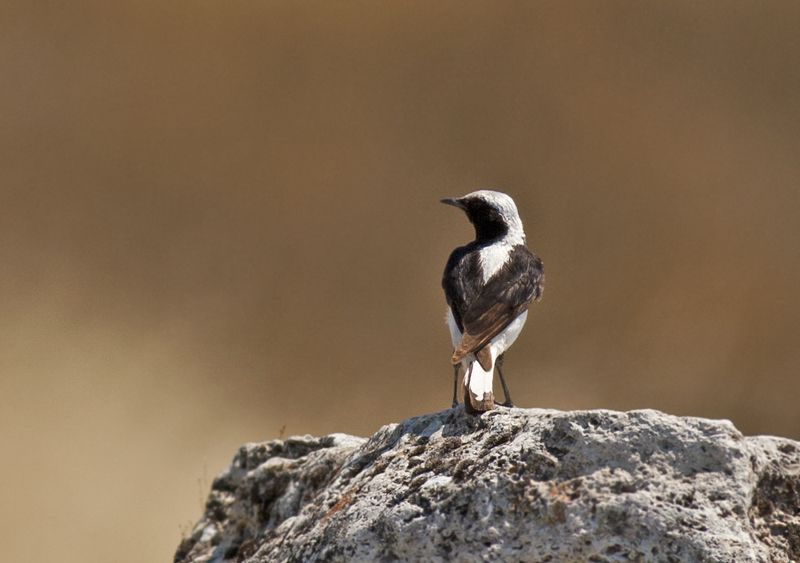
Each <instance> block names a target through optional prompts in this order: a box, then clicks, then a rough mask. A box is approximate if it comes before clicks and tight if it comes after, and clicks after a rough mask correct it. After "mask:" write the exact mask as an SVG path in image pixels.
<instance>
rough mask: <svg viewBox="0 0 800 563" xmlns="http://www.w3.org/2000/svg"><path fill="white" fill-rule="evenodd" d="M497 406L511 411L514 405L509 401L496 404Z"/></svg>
mask: <svg viewBox="0 0 800 563" xmlns="http://www.w3.org/2000/svg"><path fill="white" fill-rule="evenodd" d="M497 404H498V405H500V406H501V407H507V408H509V409H513V408H514V403H512V402H511V400H506V401H505V402H503V403H497Z"/></svg>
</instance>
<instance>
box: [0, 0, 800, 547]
mask: <svg viewBox="0 0 800 563" xmlns="http://www.w3.org/2000/svg"><path fill="white" fill-rule="evenodd" d="M34 6H35V7H34ZM798 29H800V3H797V2H792V1H787V2H755V1H753V2H734V1H730V2H724V3H722V2H693V1H692V2H675V1H673V2H669V3H663V2H594V1H592V2H586V3H569V4H567V3H563V2H555V1H554V2H520V3H510V2H499V3H498V2H486V3H474V2H470V3H463V2H460V1H459V2H451V3H448V2H435V3H430V2H394V3H389V2H384V3H371V2H370V3H366V2H365V3H354V2H271V1H261V0H247V1H225V2H221V1H218V2H214V1H211V0H204V1H197V2H163V1H158V2H156V1H137V2H132V1H128V2H107V1H105V0H103V1H97V2H82V3H74V2H22V1H19V2H16V3H14V2H11V3H9V2H6V3H3V5H2V7H0V78H1V79H2V88H0V260H1V261H2V262H1V263H2V269H0V375H1V376H2V379H0V423H2V430H0V440H2V442H0V447H2V456H3V457H2V466H0V483H2V491H3V499H2V504H1V505H0V530H1V532H0V534H2V537H3V559H4V560H6V561H19V562H27V561H32V562H39V561H61V562H67V563H72V562H76V563H77V562H87V561H97V562H103V563H106V562H121V563H127V562H131V563H134V562H137V563H139V562H144V561H146V562H157V561H168V560H171V557H172V552H173V550H174V548H175V546H176V545H177V543H178V540H179V538H180V535H181V531H182V530H185V529H187V528H188V526H189V525H190V523H191V521H192V520H194V519H195V518H197V517H198V516H199V514H200V510H201V505H202V498H203V496H204V494H205V491H206V489H207V487H208V486H209V484H210V481H211V479H212V478H213V476H214V474H216V473H217V472H219V471H220V470H221V469H222V468H223V467H224V466H225V465H226V464H227V463H228V461H229V460H230V458H231V456H232V455H233V453H234V451H235V450H236V448H237V446H238V445H239V444H240V443H242V442H244V441H255V440H265V439H270V438H275V437H277V436H278V435H279V434H280V433H281V430H282V429H285V430H284V431H285V433H286V434H287V435H288V434H297V433H306V432H309V433H327V432H333V431H342V432H350V433H356V434H362V435H363V434H368V433H371V432H373V431H374V430H375V429H377V428H378V427H379V426H380V425H382V424H384V423H387V422H391V421H397V420H400V419H402V418H405V417H408V416H410V415H414V414H419V413H424V412H429V411H434V410H437V409H441V408H444V407H446V406H448V404H449V401H450V396H449V392H450V375H451V372H450V367H449V364H448V358H449V355H450V348H449V341H448V336H447V331H446V329H445V327H444V324H443V310H444V305H443V297H442V294H441V290H440V287H439V280H440V275H441V269H442V266H443V264H444V261H445V259H446V257H447V255H448V253H449V251H450V250H451V249H452V248H453V247H454V246H456V245H457V244H461V243H463V242H465V241H467V240H468V238H469V236H470V235H471V230H470V228H469V226H468V224H467V223H466V221H465V220H464V219H463V217H462V216H460V213H459V212H457V211H456V210H454V209H451V208H447V207H444V206H441V205H440V204H439V203H437V200H438V198H440V197H442V196H453V195H460V194H463V193H465V192H468V191H471V190H473V189H476V188H482V187H490V186H494V187H498V188H501V189H504V190H506V191H508V192H509V193H511V194H512V195H513V196H514V197H515V198H516V199H517V202H518V204H519V207H520V209H521V213H522V216H523V219H524V220H525V222H526V226H527V232H528V236H529V242H530V244H531V246H532V247H533V248H534V249H535V250H536V251H537V252H538V253H539V254H540V255H541V256H542V257H543V259H544V261H545V265H546V270H547V281H548V285H547V289H546V291H545V296H544V301H543V302H542V303H541V304H540V305H537V306H536V308H535V310H534V313H533V314H532V315H531V317H530V320H529V322H528V327H527V329H526V331H525V332H524V333H523V336H522V337H521V339H520V341H519V342H518V343H517V345H516V346H515V348H514V349H513V350H512V352H511V353H509V356H508V362H507V368H508V373H509V379H510V384H511V386H512V390H513V391H514V393H515V398H516V400H517V402H518V403H519V404H520V405H523V406H546V407H555V408H561V409H578V408H611V409H635V408H658V409H662V410H665V411H668V412H671V413H676V414H682V415H684V414H685V415H698V416H706V417H725V418H730V419H732V420H733V421H734V422H735V423H736V424H737V425H738V426H739V428H741V429H742V430H743V431H744V432H746V433H751V434H752V433H770V434H781V435H785V436H791V437H794V438H800V409H798V392H800V379H798V366H800V350H798V345H797V344H798V321H800V298H798V288H799V287H800V244H799V243H800V223H799V222H798V212H799V211H800V158H798V157H799V156H800V33H798Z"/></svg>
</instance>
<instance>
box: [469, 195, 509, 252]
mask: <svg viewBox="0 0 800 563" xmlns="http://www.w3.org/2000/svg"><path fill="white" fill-rule="evenodd" d="M465 211H466V212H467V217H469V220H470V223H472V225H473V226H474V227H475V242H477V243H488V242H492V241H495V240H497V239H500V238H502V237H504V236H505V235H506V234H508V225H506V222H505V221H504V220H503V218H502V217H501V216H500V213H499V212H498V211H497V210H496V209H495V208H494V207H492V206H491V205H488V204H487V203H485V202H483V201H481V200H478V201H471V202H469V203H468V204H467V207H466V209H465Z"/></svg>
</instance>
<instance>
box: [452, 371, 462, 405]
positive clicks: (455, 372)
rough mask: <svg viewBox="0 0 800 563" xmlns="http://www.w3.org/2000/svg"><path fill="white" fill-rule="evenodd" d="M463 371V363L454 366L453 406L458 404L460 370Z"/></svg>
mask: <svg viewBox="0 0 800 563" xmlns="http://www.w3.org/2000/svg"><path fill="white" fill-rule="evenodd" d="M459 371H461V364H460V363H458V364H456V365H454V366H453V408H455V407H457V406H458V372H459Z"/></svg>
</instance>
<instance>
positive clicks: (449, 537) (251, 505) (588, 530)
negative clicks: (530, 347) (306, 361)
mask: <svg viewBox="0 0 800 563" xmlns="http://www.w3.org/2000/svg"><path fill="white" fill-rule="evenodd" d="M175 561H176V562H198V563H199V562H203V563H205V562H213V563H223V562H248V563H266V562H273V561H298V562H299V561H302V562H306V561H310V562H313V561H364V562H371V561H433V562H435V561H441V562H444V561H464V562H467V561H528V562H534V561H536V562H539V561H542V562H544V561H552V562H560V561H575V562H584V561H594V562H611V561H664V562H673V561H674V562H677V561H681V562H682V561H703V562H720V563H722V562H725V563H728V562H736V563H745V562H780V563H787V562H790V561H795V562H797V561H800V443H797V442H793V441H791V440H787V439H781V438H772V437H764V436H759V437H752V438H746V437H743V436H742V435H741V434H740V433H739V432H738V431H737V430H736V428H734V427H733V425H732V424H731V423H730V422H728V421H719V420H706V419H700V418H682V417H675V416H669V415H666V414H663V413H660V412H657V411H651V410H642V411H632V412H628V413H620V412H611V411H579V412H559V411H553V410H541V409H530V410H523V409H506V408H497V409H496V410H493V411H490V412H488V413H486V414H484V415H483V416H481V417H473V416H470V415H467V414H465V413H464V412H463V410H462V409H460V408H458V409H451V410H447V411H443V412H439V413H435V414H430V415H425V416H420V417H416V418H411V419H409V420H406V421H404V422H402V423H400V424H392V425H389V426H385V427H383V428H381V429H380V430H379V431H378V432H377V433H376V434H375V435H374V436H372V437H371V438H370V439H369V440H364V439H362V438H356V437H352V436H346V435H341V434H338V435H337V434H334V435H331V436H325V437H322V438H314V437H310V436H305V437H294V438H290V439H288V440H284V441H280V440H276V441H272V442H267V443H263V444H248V445H246V446H244V447H242V448H241V449H240V450H239V452H238V453H237V454H236V457H235V458H234V460H233V463H232V465H231V467H230V468H229V469H228V470H226V471H225V472H223V473H222V474H221V475H220V476H219V477H218V478H217V479H216V480H215V481H214V484H213V486H212V490H211V494H210V496H209V499H208V503H207V505H206V511H205V514H204V515H203V517H202V519H201V520H200V521H199V522H198V524H197V525H196V526H195V528H194V530H193V532H192V534H191V536H190V537H188V538H186V539H185V540H184V541H183V542H182V544H181V546H180V547H179V548H178V551H177V553H176V555H175Z"/></svg>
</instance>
